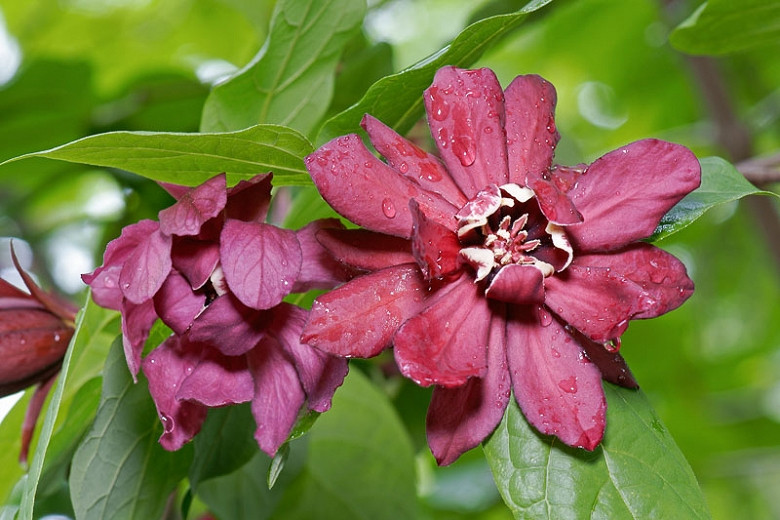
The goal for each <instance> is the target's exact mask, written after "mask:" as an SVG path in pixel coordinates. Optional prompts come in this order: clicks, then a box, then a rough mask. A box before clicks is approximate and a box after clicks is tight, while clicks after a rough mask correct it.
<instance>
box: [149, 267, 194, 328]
mask: <svg viewBox="0 0 780 520" xmlns="http://www.w3.org/2000/svg"><path fill="white" fill-rule="evenodd" d="M153 301H154V310H155V312H156V313H157V315H158V316H159V317H160V319H161V320H162V321H163V323H165V324H166V325H168V326H169V327H170V328H171V329H172V330H173V332H175V333H176V334H179V335H181V334H184V332H185V331H186V330H187V329H188V328H189V327H190V325H191V324H192V320H194V319H195V316H197V315H198V314H199V313H200V312H201V311H202V310H203V307H204V305H205V304H206V296H205V295H203V294H198V293H196V292H194V291H193V290H192V287H190V284H189V282H188V281H187V280H186V279H185V278H184V277H183V276H182V275H181V274H179V272H178V271H171V274H170V275H168V278H167V279H166V280H165V283H163V285H162V287H160V290H159V291H157V294H155V295H154V300H153Z"/></svg>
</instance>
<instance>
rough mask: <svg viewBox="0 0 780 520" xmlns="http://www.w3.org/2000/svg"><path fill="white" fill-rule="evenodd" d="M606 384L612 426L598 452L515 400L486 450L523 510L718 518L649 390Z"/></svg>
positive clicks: (549, 514)
mask: <svg viewBox="0 0 780 520" xmlns="http://www.w3.org/2000/svg"><path fill="white" fill-rule="evenodd" d="M604 386H605V388H604V390H605V393H606V395H607V403H608V405H607V430H606V435H605V437H604V440H603V441H602V443H601V445H600V446H599V447H597V448H596V449H595V450H594V451H593V452H587V451H584V450H580V449H575V448H570V447H568V446H565V445H563V444H561V443H560V441H558V440H557V439H556V438H554V437H547V436H543V435H541V434H539V433H538V432H537V431H536V430H535V429H534V428H532V427H531V426H530V425H529V424H528V422H527V421H526V420H525V417H524V416H523V414H522V412H521V411H520V409H519V407H518V406H517V404H516V403H515V401H514V399H512V400H511V403H510V406H509V408H508V410H507V413H506V414H505V416H504V418H503V419H502V421H501V423H500V424H499V425H498V428H496V431H495V432H494V433H493V435H492V436H491V437H490V439H489V440H488V441H487V442H485V443H484V450H485V455H486V456H487V459H488V462H489V463H490V465H491V467H492V469H493V476H494V479H495V481H496V484H497V486H498V490H499V492H500V493H501V496H502V497H503V498H504V501H505V502H506V504H507V506H509V508H510V509H511V510H512V512H513V514H514V515H515V518H523V519H556V520H557V519H560V518H604V519H610V520H621V519H639V518H686V519H706V518H710V515H709V512H708V510H707V506H706V504H705V501H704V496H703V495H702V493H701V490H700V489H699V485H698V483H697V482H696V477H695V476H694V474H693V471H692V470H691V468H690V466H689V465H688V462H687V461H686V460H685V458H684V457H683V455H682V453H681V452H680V450H679V448H678V447H677V445H676V444H675V442H674V440H673V439H672V437H671V435H670V434H669V432H668V431H667V430H666V428H665V427H664V425H663V424H662V423H661V420H660V419H659V418H658V416H657V415H656V414H655V412H654V411H653V409H652V407H651V406H650V403H649V402H648V400H647V398H646V397H645V396H644V395H643V394H642V393H641V392H640V391H636V390H630V389H625V388H619V387H617V386H614V385H611V384H609V383H605V384H604Z"/></svg>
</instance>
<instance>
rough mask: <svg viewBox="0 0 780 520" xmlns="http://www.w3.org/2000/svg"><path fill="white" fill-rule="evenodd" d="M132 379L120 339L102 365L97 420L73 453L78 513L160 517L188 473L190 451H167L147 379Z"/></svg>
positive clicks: (87, 516)
mask: <svg viewBox="0 0 780 520" xmlns="http://www.w3.org/2000/svg"><path fill="white" fill-rule="evenodd" d="M138 379H139V381H138V383H137V384H134V383H133V379H132V377H131V376H130V372H129V371H128V370H127V364H126V361H125V356H124V351H123V348H122V341H121V338H117V340H116V341H115V342H114V344H113V346H112V347H111V352H110V353H109V356H108V359H107V360H106V364H105V367H104V375H103V393H102V396H101V403H100V408H99V409H98V412H97V416H96V417H95V422H94V424H93V426H92V428H91V430H90V432H89V433H88V434H87V435H86V437H85V438H84V440H83V442H82V443H81V445H80V446H79V448H78V450H76V454H75V455H74V457H73V466H72V469H71V475H70V491H71V500H72V501H73V509H74V511H75V512H76V517H77V518H79V519H90V518H96V519H101V518H108V517H111V518H117V519H121V518H160V517H161V515H162V512H163V510H164V508H165V504H166V501H167V500H168V497H169V495H170V494H171V492H172V491H173V490H174V489H175V488H176V485H177V484H178V483H179V481H181V479H183V478H184V477H185V476H186V475H187V470H188V468H189V465H190V462H191V461H192V450H191V447H190V446H185V447H184V448H182V449H181V450H179V451H177V452H167V451H165V450H164V449H162V447H160V445H159V444H158V443H157V438H158V437H159V435H160V431H161V426H160V423H159V420H158V418H157V413H156V411H155V407H154V404H153V402H152V400H151V397H150V396H149V391H148V389H147V385H146V380H145V379H144V378H143V376H142V375H139V378H138Z"/></svg>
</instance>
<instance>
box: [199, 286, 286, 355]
mask: <svg viewBox="0 0 780 520" xmlns="http://www.w3.org/2000/svg"><path fill="white" fill-rule="evenodd" d="M270 320H271V314H270V313H269V312H268V311H265V310H257V309H252V308H250V307H247V306H245V305H243V304H242V303H241V302H240V301H238V299H237V298H236V297H234V296H233V295H232V294H229V293H228V294H224V295H222V296H219V297H217V298H215V299H214V301H213V302H211V303H210V304H209V305H208V307H206V309H205V310H204V311H203V312H202V313H201V314H200V315H199V316H198V317H197V318H196V319H195V320H194V321H193V323H192V327H191V328H190V331H189V339H190V340H191V341H193V342H197V343H206V344H208V345H211V346H213V347H215V348H217V349H219V350H220V351H221V352H222V353H223V354H225V355H226V356H238V355H241V354H245V353H246V352H248V351H249V350H251V349H253V348H254V347H255V345H257V344H258V343H259V342H260V340H261V339H263V338H264V337H265V335H266V330H267V328H268V325H269V323H270Z"/></svg>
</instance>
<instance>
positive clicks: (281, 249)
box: [219, 220, 301, 309]
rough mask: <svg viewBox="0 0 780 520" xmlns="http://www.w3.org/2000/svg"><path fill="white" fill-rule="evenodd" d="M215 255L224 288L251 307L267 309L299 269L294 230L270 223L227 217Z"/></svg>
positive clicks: (286, 290) (283, 293)
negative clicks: (221, 272)
mask: <svg viewBox="0 0 780 520" xmlns="http://www.w3.org/2000/svg"><path fill="white" fill-rule="evenodd" d="M219 255H220V259H221V260H222V270H223V272H224V273H225V280H226V281H227V284H228V287H230V290H231V291H232V292H233V294H235V295H236V297H237V298H238V299H239V300H240V301H241V303H243V304H244V305H246V306H248V307H252V308H253V309H270V308H271V307H273V306H274V305H276V304H278V303H279V302H280V301H282V298H284V297H285V296H287V295H288V294H289V293H290V290H291V289H292V287H293V284H294V283H295V280H296V279H297V278H298V273H299V272H300V270H301V246H300V244H299V243H298V240H297V239H296V238H295V232H293V231H290V230H288V229H281V228H278V227H275V226H271V225H270V224H257V223H254V222H242V221H240V220H228V221H227V222H225V227H224V228H223V229H222V235H221V238H220V245H219Z"/></svg>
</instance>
